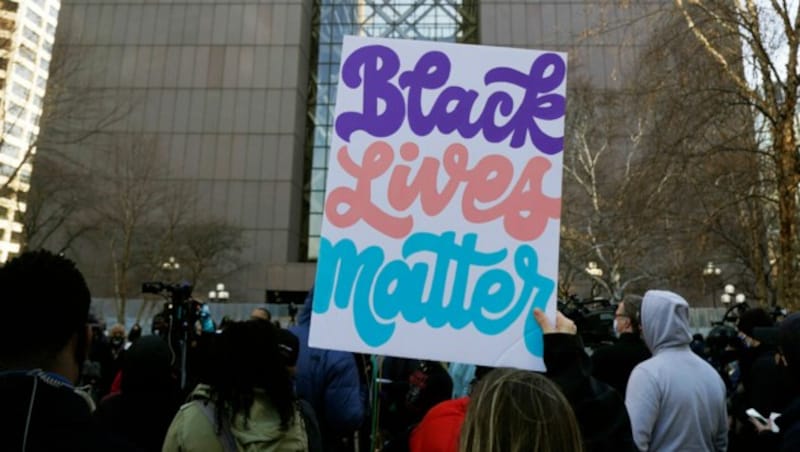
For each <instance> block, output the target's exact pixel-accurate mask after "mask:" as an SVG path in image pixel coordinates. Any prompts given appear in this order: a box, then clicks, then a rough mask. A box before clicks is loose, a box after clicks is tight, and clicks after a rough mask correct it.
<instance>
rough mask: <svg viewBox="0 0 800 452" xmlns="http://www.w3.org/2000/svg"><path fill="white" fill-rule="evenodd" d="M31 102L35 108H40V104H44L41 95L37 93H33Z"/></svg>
mask: <svg viewBox="0 0 800 452" xmlns="http://www.w3.org/2000/svg"><path fill="white" fill-rule="evenodd" d="M32 103H33V105H34V106H35V107H36V108H38V109H39V110H41V109H42V105H43V104H44V100H43V99H42V96H40V95H38V94H34V95H33V100H32Z"/></svg>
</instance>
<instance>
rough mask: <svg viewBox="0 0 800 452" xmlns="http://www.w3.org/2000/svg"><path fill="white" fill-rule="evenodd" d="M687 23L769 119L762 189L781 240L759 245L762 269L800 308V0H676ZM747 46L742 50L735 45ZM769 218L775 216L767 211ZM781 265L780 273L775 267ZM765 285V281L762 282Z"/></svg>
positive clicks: (761, 117)
mask: <svg viewBox="0 0 800 452" xmlns="http://www.w3.org/2000/svg"><path fill="white" fill-rule="evenodd" d="M675 5H676V7H677V8H678V10H679V11H680V13H681V16H682V18H683V20H684V25H685V27H684V29H685V30H686V31H688V32H689V33H690V34H691V35H692V36H693V37H694V38H695V39H696V40H697V42H698V43H699V44H700V45H701V47H702V49H703V50H704V52H705V54H706V55H707V57H708V58H710V59H711V60H712V61H714V62H715V63H716V64H717V66H718V67H719V68H720V70H721V71H722V73H723V74H724V75H725V77H726V78H727V80H728V82H729V83H730V85H731V86H732V87H733V90H734V92H735V94H736V95H737V96H738V98H739V101H740V102H741V103H743V104H745V105H748V106H749V107H751V109H752V110H753V112H754V113H755V114H756V124H757V125H763V128H762V130H763V133H764V135H763V136H764V137H765V138H766V139H765V140H764V142H763V143H762V146H760V147H758V148H757V149H755V151H757V152H759V153H760V157H761V158H760V159H759V163H760V165H761V166H760V169H761V170H762V172H763V173H762V175H763V177H762V178H761V180H762V181H763V182H765V183H766V184H767V187H766V188H765V189H764V190H763V191H762V192H760V193H757V195H758V196H759V197H760V198H761V200H762V202H766V203H769V204H773V205H774V207H775V211H776V215H775V220H777V221H776V222H777V224H776V225H775V227H774V229H773V228H770V227H769V226H768V227H767V228H766V230H767V233H768V238H769V235H771V230H774V231H775V233H776V234H774V235H775V243H774V245H772V244H769V243H768V248H767V249H763V250H761V251H760V253H761V254H763V256H761V257H762V259H766V260H767V261H768V262H772V263H774V269H773V268H771V265H768V266H766V268H764V266H763V265H762V269H761V270H760V271H761V272H762V273H765V274H763V275H761V279H762V281H768V280H769V279H770V278H772V276H770V277H767V276H766V273H770V274H773V273H774V280H775V284H776V286H777V287H776V288H777V297H776V298H777V301H779V302H780V303H782V304H783V305H785V306H786V307H789V308H792V309H797V308H798V306H800V305H799V304H798V303H800V301H798V300H799V298H798V295H800V275H798V271H797V270H798V263H797V260H798V259H797V256H798V251H799V250H800V243H798V242H799V241H800V238H799V237H798V228H797V223H798V184H799V183H800V161H799V160H798V149H797V126H798V123H797V121H798V120H797V100H798V87H800V73H798V62H797V58H798V55H797V53H798V50H800V4H798V2H785V1H783V2H780V1H774V0H771V1H769V2H757V1H754V0H741V1H735V2H731V1H723V0H707V1H685V0H675ZM732 46H740V48H741V49H743V50H739V49H731V47H732ZM767 218H769V216H767ZM773 270H774V271H773ZM762 284H763V283H762Z"/></svg>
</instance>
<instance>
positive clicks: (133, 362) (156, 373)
mask: <svg viewBox="0 0 800 452" xmlns="http://www.w3.org/2000/svg"><path fill="white" fill-rule="evenodd" d="M175 387H176V386H175V380H174V379H173V378H172V354H171V352H170V350H169V345H167V342H166V341H164V339H163V338H162V337H161V336H143V337H141V338H139V340H137V341H136V342H134V343H133V344H132V345H131V347H130V348H129V349H128V350H127V351H126V352H125V357H124V361H123V364H122V393H123V395H135V396H136V397H141V396H142V395H145V396H160V395H162V394H161V393H163V392H165V391H168V390H172V389H174V388H175Z"/></svg>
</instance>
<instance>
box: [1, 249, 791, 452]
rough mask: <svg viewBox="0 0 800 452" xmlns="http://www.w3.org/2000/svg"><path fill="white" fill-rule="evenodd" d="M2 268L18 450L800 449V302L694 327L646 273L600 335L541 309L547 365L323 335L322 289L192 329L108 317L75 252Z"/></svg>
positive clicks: (11, 439)
mask: <svg viewBox="0 0 800 452" xmlns="http://www.w3.org/2000/svg"><path fill="white" fill-rule="evenodd" d="M0 286H2V287H4V292H3V295H2V298H0V303H2V307H3V311H4V312H5V313H6V315H7V318H8V319H10V320H9V321H8V322H6V326H5V327H4V328H2V329H0V400H1V401H2V404H1V405H0V426H2V429H3V432H4V433H5V434H4V435H2V440H0V441H2V445H3V446H2V448H0V449H2V450H8V451H23V452H31V451H121V452H127V451H139V452H149V451H165V452H177V451H181V452H184V451H187V452H193V451H199V452H206V451H208V452H233V451H276V452H277V451H287V452H294V451H313V452H319V451H322V452H355V451H370V452H378V451H380V452H392V451H402V452H406V451H410V452H440V451H441V452H445V451H448V452H467V451H469V452H473V451H475V452H516V451H570V452H572V451H636V450H639V451H726V450H730V451H759V452H768V451H798V450H800V391H799V390H800V378H798V377H800V313H796V314H792V315H789V316H788V317H786V318H785V319H782V320H781V321H780V322H779V323H776V321H775V319H774V318H773V317H772V316H771V315H770V314H769V313H767V312H766V311H764V310H762V309H752V310H748V311H747V312H744V313H742V314H741V315H740V316H739V318H738V323H737V324H736V328H734V329H733V331H731V327H727V328H728V329H725V327H722V326H721V327H719V328H718V329H717V330H716V331H715V330H712V333H711V334H709V336H708V337H707V338H704V337H702V336H701V337H697V336H694V337H693V335H692V331H691V329H690V327H689V322H688V315H689V305H688V303H687V302H686V301H685V300H684V299H683V298H682V297H680V296H679V295H678V294H675V293H673V292H669V291H661V290H650V291H648V292H646V293H645V294H644V296H643V297H633V296H628V297H626V298H625V299H623V300H622V302H620V303H619V305H618V306H617V311H616V313H615V321H614V329H615V331H616V333H617V334H618V340H617V341H616V342H615V343H613V344H609V345H607V346H604V347H601V348H598V349H596V350H592V351H590V352H587V350H586V348H585V347H584V345H583V343H582V341H581V338H580V335H579V332H578V331H577V327H576V326H575V323H574V322H573V321H572V320H570V319H569V318H567V317H566V316H564V315H563V314H561V313H557V315H556V319H555V323H552V322H551V321H550V320H549V319H548V317H547V316H546V315H545V314H544V313H543V312H542V311H540V310H538V309H537V310H535V311H534V313H533V315H534V317H535V319H536V321H537V323H538V325H539V327H540V328H541V330H542V333H543V334H544V362H545V365H546V367H547V372H546V373H537V372H531V371H525V370H516V369H504V368H497V369H492V368H487V367H482V366H470V365H466V364H462V363H449V365H446V364H445V363H440V362H434V361H428V360H412V359H400V358H390V357H386V358H380V357H368V356H363V355H358V354H353V353H349V352H342V351H332V350H322V349H316V348H311V347H309V346H308V335H309V328H310V320H311V299H312V297H313V293H310V294H309V296H308V298H307V300H306V303H305V306H303V308H302V309H300V312H299V316H298V318H297V324H296V325H294V326H292V327H291V328H289V329H284V328H281V326H280V325H276V324H275V323H274V322H273V321H272V318H271V315H270V313H269V311H268V310H266V309H256V310H255V311H254V312H253V313H252V316H251V318H250V319H248V320H245V321H231V320H230V319H228V320H226V321H224V322H221V323H220V325H219V326H215V328H213V329H212V330H210V331H209V328H206V327H204V326H202V325H198V327H197V328H194V325H190V326H189V330H188V331H181V332H180V333H181V334H175V331H174V325H175V323H176V322H175V319H174V318H170V317H169V315H170V314H169V313H167V314H166V315H165V316H162V317H161V318H160V319H158V322H156V321H154V322H153V326H152V328H151V329H150V331H149V333H150V334H145V333H144V332H143V331H142V328H140V327H139V326H138V325H136V326H135V327H134V328H133V329H131V330H130V332H127V333H126V331H125V329H124V328H123V327H122V326H121V325H120V326H114V327H112V328H110V329H109V330H108V331H104V328H103V327H102V326H100V324H99V322H97V321H96V320H95V319H92V317H91V316H90V301H91V297H90V293H89V289H88V288H87V286H86V283H85V281H84V278H83V276H82V275H81V273H80V272H79V271H78V269H77V268H76V266H75V265H74V263H73V262H71V261H70V260H68V259H66V258H64V257H63V256H59V255H55V254H52V253H50V252H47V251H35V252H26V253H24V254H22V255H20V256H18V257H16V258H14V259H12V260H10V261H9V262H8V263H6V264H5V265H4V266H3V267H2V268H0ZM23 319H36V322H37V328H35V329H34V328H30V326H29V325H28V324H27V322H26V321H22V320H23ZM178 323H180V322H178ZM34 331H35V334H31V332H34Z"/></svg>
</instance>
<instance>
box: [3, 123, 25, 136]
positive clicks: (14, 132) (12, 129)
mask: <svg viewBox="0 0 800 452" xmlns="http://www.w3.org/2000/svg"><path fill="white" fill-rule="evenodd" d="M3 129H4V130H5V133H7V134H9V135H11V136H12V137H16V138H20V137H21V136H22V127H20V126H17V125H14V124H5V125H4V126H3Z"/></svg>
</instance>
